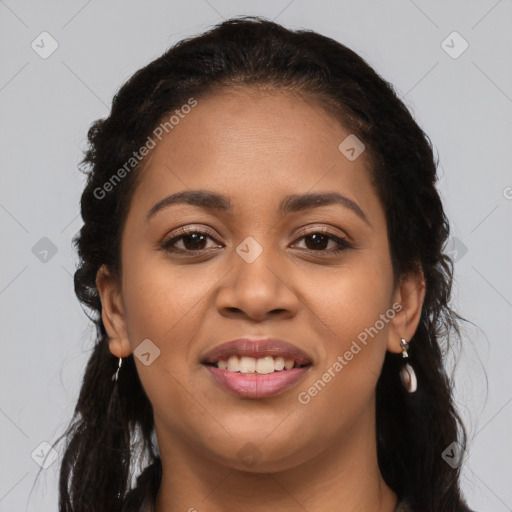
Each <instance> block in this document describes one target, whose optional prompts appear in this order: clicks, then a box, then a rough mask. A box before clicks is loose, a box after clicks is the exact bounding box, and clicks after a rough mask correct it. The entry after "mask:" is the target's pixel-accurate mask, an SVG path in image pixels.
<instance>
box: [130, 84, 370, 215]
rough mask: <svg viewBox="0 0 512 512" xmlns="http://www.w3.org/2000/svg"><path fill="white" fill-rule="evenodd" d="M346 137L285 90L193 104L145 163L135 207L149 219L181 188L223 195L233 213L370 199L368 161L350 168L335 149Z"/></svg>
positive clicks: (224, 95) (241, 91)
mask: <svg viewBox="0 0 512 512" xmlns="http://www.w3.org/2000/svg"><path fill="white" fill-rule="evenodd" d="M187 110H188V109H187ZM350 135H351V134H350V132H349V131H348V130H347V129H346V128H345V127H343V126H342V124H341V123H340V122H339V121H338V120H337V119H335V118H334V117H333V116H331V115H330V114H329V113H328V112H327V111H326V110H325V109H324V108H323V107H321V106H320V104H319V103H318V102H315V101H313V100H306V99H304V98H301V97H299V96H298V95H296V94H292V93H289V92H286V91H280V90H274V91H271V92H263V91H258V90H252V89H246V88H237V89H233V90H231V89H228V90H224V91H222V92H220V93H219V94H215V95H212V96H209V97H206V98H203V99H201V98H198V99H197V105H196V106H195V107H194V108H192V109H190V111H189V113H187V114H183V115H182V116H180V119H179V122H177V123H176V124H174V126H173V128H172V129H171V130H169V133H168V134H166V135H164V137H163V138H162V140H161V141H159V142H158V143H157V146H156V147H155V149H154V150H153V151H152V153H151V154H150V155H149V157H148V158H147V160H146V162H145V166H144V168H143V171H142V175H141V179H140V183H139V186H138V189H137V191H136V193H135V196H134V202H136V203H137V204H138V205H140V204H142V203H143V204H144V207H147V209H146V212H144V213H147V210H148V209H149V208H151V206H152V205H153V203H155V202H156V201H158V200H159V199H162V197H164V196H165V195H168V194H170V193H173V192H177V191H180V190H186V189H209V190H214V191H218V192H219V193H222V194H224V195H228V196H230V197H232V200H231V204H232V206H233V207H234V208H235V210H236V209H238V210H239V209H240V208H241V207H242V206H245V207H247V208H251V207H253V208H257V209H258V211H262V208H265V207H266V206H268V207H269V208H275V207H276V201H275V199H276V197H275V196H276V195H280V196H284V195H288V194H293V193H304V192H307V191H315V189H318V190H322V191H325V190H336V191H340V192H343V193H344V195H348V196H351V198H352V199H354V200H356V201H358V202H359V201H362V202H365V201H368V200H371V199H372V198H371V196H372V194H373V196H375V193H374V191H373V188H372V186H371V181H370V178H369V172H368V169H367V159H366V155H365V154H364V152H363V153H362V154H361V155H360V157H358V158H356V159H355V160H353V161H351V160H349V159H347V158H346V156H345V155H344V154H342V152H341V151H340V149H339V146H340V143H342V142H343V141H344V140H345V139H346V138H347V137H348V136H350ZM374 199H375V197H374ZM134 206H136V205H134ZM254 211H255V210H254ZM141 213H142V212H141Z"/></svg>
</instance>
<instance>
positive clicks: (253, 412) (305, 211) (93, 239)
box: [60, 17, 469, 512]
mask: <svg viewBox="0 0 512 512" xmlns="http://www.w3.org/2000/svg"><path fill="white" fill-rule="evenodd" d="M89 142H90V148H89V150H88V151H87V153H86V157H85V159H84V163H86V164H88V165H89V166H90V171H89V172H88V181H87V185H86V188H85V190H84V192H83V195H82V201H81V211H82V217H83V221H84V225H83V227H82V229H81V230H80V233H79V235H78V236H77V238H76V241H75V243H76V245H77V248H78V253H79V256H80V265H79V267H78V270H77V271H76V273H75V290H76V293H77V296H78V298H79V299H80V301H81V302H82V303H83V304H84V305H86V306H88V307H89V308H91V310H92V311H93V315H92V317H91V319H92V320H93V321H94V322H95V324H96V326H97V340H96V345H95V347H94V350H93V353H92V355H91V358H90V360H89V363H88V365H87V368H86V372H85V376H84V380H83V383H82V388H81V391H80V396H79V399H78V404H77V406H76V411H75V416H74V419H73V422H72V423H71V425H70V427H69V429H68V431H67V432H66V433H65V437H66V438H67V440H68V443H67V447H66V451H65V454H64V457H63V461H62V466H61V474H60V510H61V511H66V512H70V511H74V512H78V511H80V512H82V511H89V510H91V511H92V510H94V511H96V512H97V511H100V510H105V511H116V510H117V511H121V510H123V511H128V510H130V511H139V510H144V511H156V512H164V511H174V510H189V511H193V510H198V511H201V510H208V511H209V512H215V511H231V510H249V511H266V510H281V511H295V510H308V511H323V512H326V511H327V512H328V511H338V510H343V511H346V512H350V511H356V510H357V511H359V510H368V511H369V510H372V511H373V510H375V511H377V510H378V511H383V512H392V511H395V512H398V511H400V512H405V511H415V512H416V511H429V512H434V511H435V512H440V511H450V512H452V511H467V510H469V509H468V508H467V506H466V504H465V502H464V500H463V498H462V496H461V492H460V487H459V470H460V461H461V460H462V455H463V450H464V446H465V432H464V428H463V425H462V423H461V421H460V419H459V416H458V415H457V412H456V410H455V408H454V405H453V401H452V387H451V386H452V384H451V382H450V380H449V379H448V377H447V375H446V373H445V370H444V368H443V350H442V348H444V346H445V344H448V342H449V340H450V338H453V336H454V335H457V333H458V331H457V322H458V320H459V317H458V316H457V315H456V313H454V312H453V311H452V310H451V309H450V308H449V305H448V302H449V298H450V290H451V284H452V262H451V260H450V259H449V257H448V256H447V255H446V254H444V253H443V248H444V246H445V243H446V241H447V238H448V235H449V225H448V221H447V219H446V217H445V214H444V211H443V207H442V204H441V201H440V198H439V195H438V192H437V190H436V186H435V184H436V162H435V161H434V158H433V153H432V147H431V144H430V141H429V139H428V137H427V136H426V135H425V134H424V133H423V131H422V130H421V129H420V127H419V126H418V125H417V124H416V122H415V121H414V119H413V118H412V116H411V114H410V113H409V112H408V110H407V109H406V107H405V106H404V104H403V103H402V102H401V101H400V100H399V99H398V98H397V96H396V94H395V93H394V91H393V88H392V86H391V85H390V84H389V83H387V82H386V81H384V80H383V79H382V78H381V77H379V76H378V75H377V74H376V72H375V71H374V70H373V69H372V68H371V67H369V66H368V64H367V63H366V62H365V61H364V60H362V59H361V58H360V57H359V56H358V55H356V54H355V53H354V52H353V51H351V50H350V49H348V48H347V47H345V46H343V45H342V44H340V43H338V42H336V41H334V40H332V39H329V38H326V37H324V36H321V35H319V34H316V33H314V32H311V31H291V30H287V29H285V28H284V27H282V26H280V25H278V24H275V23H273V22H270V21H267V20H263V19H260V18H251V17H242V18H235V19H231V20H228V21H226V22H224V23H222V24H220V25H218V26H217V27H214V28H213V29H212V30H210V31H208V32H206V33H204V34H202V35H199V36H197V37H193V38H189V39H187V40H184V41H181V42H180V43H178V44H177V45H175V46H174V47H173V48H171V49H170V50H169V51H168V52H166V53H165V54H164V55H162V56H161V57H160V58H158V59H156V60H155V61H153V62H151V63H150V64H149V65H147V66H146V67H145V68H143V69H141V70H139V71H138V72H137V73H135V75H134V76H133V77H132V78H131V79H130V80H129V81H128V82H127V83H126V84H125V85H124V86H123V87H122V88H121V89H120V91H119V92H118V93H117V94H116V96H115V98H114V101H113V104H112V111H111V113H110V116H109V117H108V118H107V119H104V120H99V121H97V122H95V123H94V125H93V126H92V127H91V129H90V131H89ZM139 468H140V469H143V471H142V474H141V475H140V476H139V478H138V479H137V481H136V482H134V480H135V476H136V473H137V472H138V471H139ZM134 484H135V485H134Z"/></svg>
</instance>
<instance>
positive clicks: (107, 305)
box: [96, 265, 132, 357]
mask: <svg viewBox="0 0 512 512" xmlns="http://www.w3.org/2000/svg"><path fill="white" fill-rule="evenodd" d="M96 288H97V289H98V292H99V294H100V298H101V318H102V320H103V325H104V326H105V330H106V331H107V335H108V338H109V339H108V347H109V350H110V352H111V353H112V354H113V355H115V356H116V357H127V356H129V355H130V354H131V352H132V349H131V346H130V341H129V340H128V332H127V329H126V321H125V315H124V308H123V303H122V299H121V293H120V290H119V283H118V280H117V279H114V277H113V275H112V274H111V272H110V271H109V270H108V269H107V267H106V266H105V265H102V266H101V267H100V268H99V270H98V272H97V273H96Z"/></svg>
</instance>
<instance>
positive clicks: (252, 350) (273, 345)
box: [201, 338, 312, 365]
mask: <svg viewBox="0 0 512 512" xmlns="http://www.w3.org/2000/svg"><path fill="white" fill-rule="evenodd" d="M230 356H238V357H243V356H245V357H254V358H255V359H257V358H260V357H266V356H272V357H279V356H281V357H283V358H284V359H292V360H293V361H294V362H295V363H297V365H305V364H310V363H311V362H312V361H311V357H310V356H309V355H308V354H306V352H304V351H303V350H301V349H300V348H298V347H297V346H295V345H293V344H291V343H289V342H287V341H284V340H280V339H276V338H266V339H251V338H239V339H237V340H232V341H227V342H226V343H222V344H221V345H218V346H217V347H215V348H213V349H212V350H210V351H209V352H207V353H206V355H205V356H204V358H203V359H202V361H201V362H202V363H203V364H205V363H209V364H214V363H217V362H218V361H227V360H228V359H229V357H230Z"/></svg>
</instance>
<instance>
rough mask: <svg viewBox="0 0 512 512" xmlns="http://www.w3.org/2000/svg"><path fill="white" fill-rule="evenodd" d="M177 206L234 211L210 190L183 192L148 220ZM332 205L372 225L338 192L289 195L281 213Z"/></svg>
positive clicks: (167, 199)
mask: <svg viewBox="0 0 512 512" xmlns="http://www.w3.org/2000/svg"><path fill="white" fill-rule="evenodd" d="M175 204H190V205H193V206H198V207H200V208H203V209H205V210H213V211H223V212H229V211H230V210H231V209H232V207H231V202H230V200H229V197H226V196H224V195H222V194H219V193H217V192H211V191H208V190H182V191H181V192H176V193H175V194H171V195H170V196H167V197H165V198H164V199H162V200H160V201H158V203H156V204H155V205H154V206H153V207H152V208H151V209H150V210H149V211H148V213H147V215H146V220H147V221H149V219H150V218H151V217H153V216H154V215H155V214H156V213H157V212H159V211H161V210H163V209H165V208H168V207H169V206H171V205H175ZM331 204H340V205H341V206H344V207H346V208H349V209H350V210H352V211H353V212H354V213H355V214H356V215H357V216H358V217H360V218H361V219H362V220H364V221H365V222H366V224H368V225H371V224H370V222H369V221H368V218H367V217H366V215H365V213H364V212H363V210H362V209H361V208H360V206H359V205H358V204H357V203H356V202H355V201H353V200H352V199H349V198H348V197H345V196H344V195H342V194H339V193H337V192H324V193H307V194H292V195H288V196H286V197H285V198H284V199H283V200H282V201H281V204H280V206H279V211H280V213H281V214H282V215H287V214H290V213H295V212H299V211H303V210H309V209H312V208H320V207H322V206H328V205H331Z"/></svg>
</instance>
